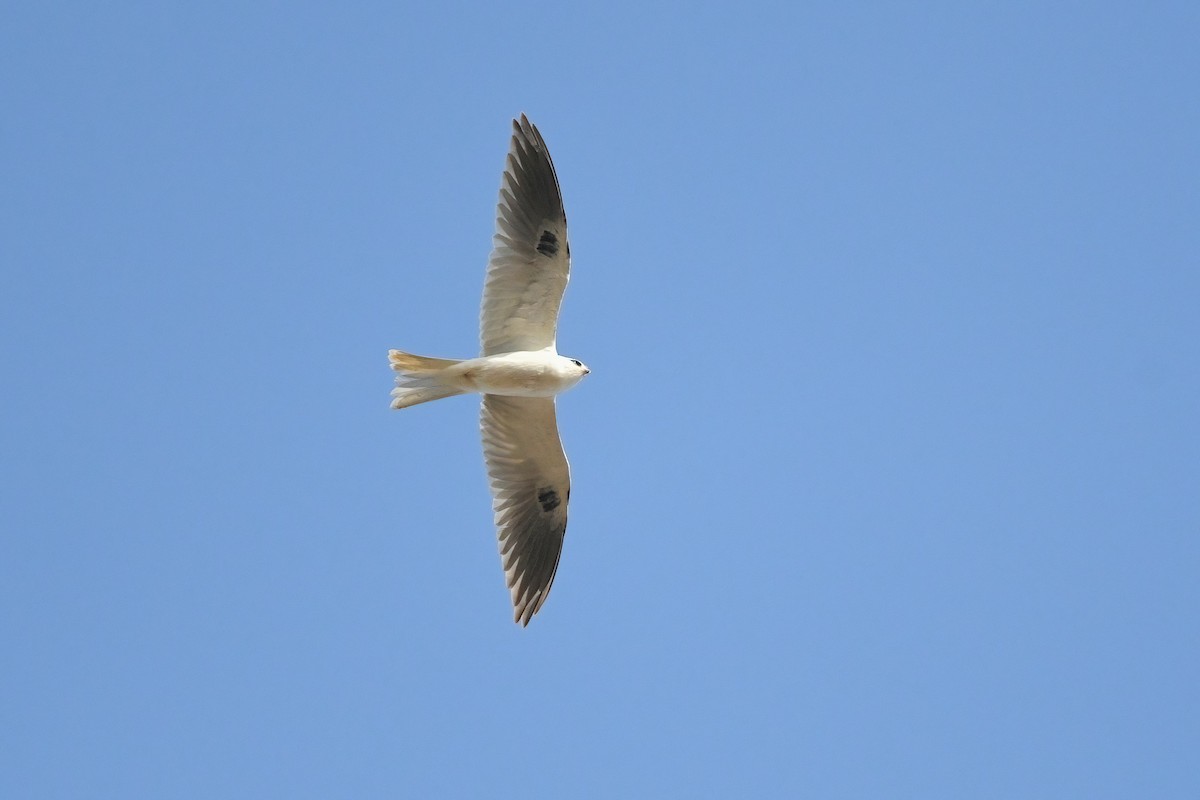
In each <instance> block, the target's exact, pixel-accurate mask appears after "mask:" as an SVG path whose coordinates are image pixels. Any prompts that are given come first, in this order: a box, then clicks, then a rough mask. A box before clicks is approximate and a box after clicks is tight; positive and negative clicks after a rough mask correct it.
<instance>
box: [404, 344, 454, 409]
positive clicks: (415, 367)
mask: <svg viewBox="0 0 1200 800" xmlns="http://www.w3.org/2000/svg"><path fill="white" fill-rule="evenodd" d="M388 361H390V362H391V363H392V369H394V370H396V372H398V373H399V374H398V375H397V376H396V388H395V389H392V408H408V407H409V406H415V405H417V404H419V403H428V402H429V401H430V400H441V399H442V398H443V397H453V396H454V395H456V394H463V390H462V389H456V388H454V387H453V386H447V385H445V384H444V383H442V381H441V380H440V377H439V376H440V375H441V372H442V370H444V369H446V368H447V367H453V366H454V365H455V364H457V363H459V362H457V361H455V360H453V359H450V358H428V357H426V356H415V355H413V354H412V353H405V352H404V351H403V350H389V351H388Z"/></svg>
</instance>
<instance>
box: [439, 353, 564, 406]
mask: <svg viewBox="0 0 1200 800" xmlns="http://www.w3.org/2000/svg"><path fill="white" fill-rule="evenodd" d="M450 372H451V373H452V375H448V376H447V377H450V378H452V381H453V384H454V385H455V386H457V387H458V388H461V389H466V390H467V391H472V392H480V393H482V394H502V395H509V396H513V397H553V396H554V395H556V394H558V393H559V392H562V391H563V390H564V389H567V388H569V383H568V382H567V381H564V379H563V376H561V375H559V374H558V373H557V372H556V371H555V370H554V369H553V368H552V367H551V366H550V365H549V364H546V363H538V362H537V361H533V360H518V359H504V358H489V357H487V356H485V357H483V358H475V359H471V360H470V361H464V362H462V363H461V364H458V365H456V366H455V367H452V368H451V370H450Z"/></svg>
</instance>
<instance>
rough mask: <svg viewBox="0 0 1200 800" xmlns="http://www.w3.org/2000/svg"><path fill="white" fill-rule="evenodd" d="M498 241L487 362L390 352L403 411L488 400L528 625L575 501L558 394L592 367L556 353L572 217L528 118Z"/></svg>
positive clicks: (485, 426) (506, 561) (485, 427)
mask: <svg viewBox="0 0 1200 800" xmlns="http://www.w3.org/2000/svg"><path fill="white" fill-rule="evenodd" d="M492 244H493V246H492V254H491V257H490V258H489V260H488V269H487V279H486V281H485V283H484V291H483V308H482V311H481V312H480V340H481V342H482V354H481V355H480V356H479V357H478V358H471V359H465V360H461V361H460V360H455V359H446V358H429V357H426V356H418V355H413V354H411V353H406V352H403V351H401V350H392V351H390V352H389V354H388V358H389V361H390V362H391V365H392V369H394V370H395V371H396V372H397V373H398V376H397V378H396V388H395V389H393V390H392V408H408V407H409V406H415V405H418V404H420V403H427V402H429V401H431V400H439V399H441V398H443V397H452V396H454V395H458V394H465V393H468V392H477V393H479V394H482V395H483V404H482V411H481V414H480V432H481V433H482V436H483V453H484V460H485V461H486V462H487V470H488V479H489V482H490V484H491V489H492V508H493V511H494V513H495V524H496V530H497V536H498V538H499V543H500V558H501V562H502V564H503V566H504V574H505V579H506V582H507V583H508V588H509V592H510V594H511V596H512V602H513V608H514V611H515V617H514V618H515V619H516V621H517V622H519V623H521V624H522V625H528V624H529V620H530V619H531V618H532V617H533V615H534V614H536V613H537V612H538V611H539V610H540V609H541V607H542V604H543V603H545V602H546V596H547V595H548V594H549V592H550V585H551V584H552V583H553V581H554V575H555V572H556V570H557V569H558V559H559V555H560V554H561V552H562V542H563V536H564V535H565V534H566V529H567V503H568V500H569V499H570V495H571V471H570V467H569V466H568V465H567V458H566V454H565V453H564V452H563V449H562V443H561V442H560V441H559V437H558V423H557V418H556V411H555V405H554V397H555V396H556V395H558V394H559V393H561V392H564V391H566V390H567V389H570V388H571V387H572V386H574V385H575V384H577V383H579V381H580V380H582V379H583V376H584V375H586V374H588V371H589V370H588V368H587V367H586V366H584V365H583V363H581V362H580V361H578V360H576V359H572V358H567V357H565V356H560V355H559V354H558V351H557V349H556V331H557V326H558V309H559V305H560V304H561V302H562V295H563V291H564V290H565V289H566V286H567V280H568V277H569V275H570V266H571V248H570V246H569V245H568V243H567V218H566V214H565V212H564V211H563V205H562V197H561V195H560V193H559V188H558V177H557V176H556V175H555V172H554V164H553V163H552V162H551V161H550V154H549V152H548V151H547V150H546V143H545V141H544V140H543V139H542V136H541V134H540V133H538V130H537V128H535V127H534V126H533V125H532V124H531V123H530V122H529V120H528V119H526V118H525V116H524V115H522V116H521V118H520V119H519V120H514V121H513V137H512V146H511V148H510V149H509V153H508V159H507V162H506V164H505V170H504V177H503V180H502V182H501V185H500V200H499V203H498V207H497V211H496V233H495V236H494V237H493V240H492Z"/></svg>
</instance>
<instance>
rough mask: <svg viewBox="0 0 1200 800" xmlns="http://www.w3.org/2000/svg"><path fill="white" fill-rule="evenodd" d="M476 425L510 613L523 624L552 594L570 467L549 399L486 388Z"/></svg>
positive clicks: (565, 521)
mask: <svg viewBox="0 0 1200 800" xmlns="http://www.w3.org/2000/svg"><path fill="white" fill-rule="evenodd" d="M479 427H480V430H481V431H482V433H483V455H484V458H485V459H486V460H487V471H488V480H489V482H490V483H491V487H492V509H493V511H494V512H495V515H496V533H497V535H498V536H499V539H500V560H501V563H503V565H504V577H505V580H506V581H507V583H508V589H509V592H510V593H511V594H512V602H513V610H514V616H513V619H514V621H516V622H519V623H521V624H522V625H528V624H529V620H530V619H531V618H532V617H533V615H534V614H536V613H537V612H538V610H539V609H541V607H542V603H544V602H546V596H547V595H548V594H550V584H551V583H553V582H554V572H555V570H557V569H558V557H559V554H560V553H562V544H563V536H564V535H565V534H566V532H567V500H568V499H569V498H570V496H571V469H570V467H569V466H568V465H567V456H566V454H565V453H564V452H563V448H562V442H561V441H560V440H559V438H558V421H557V419H556V418H555V415H554V398H553V397H502V396H500V395H494V394H485V395H484V396H483V411H482V414H481V415H480V425H479Z"/></svg>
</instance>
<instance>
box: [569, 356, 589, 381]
mask: <svg viewBox="0 0 1200 800" xmlns="http://www.w3.org/2000/svg"><path fill="white" fill-rule="evenodd" d="M571 363H572V364H574V365H575V369H577V370H579V377H580V378H582V377H583V376H584V375H587V374H588V373H589V372H591V370H590V369H588V368H587V364H584V363H583V362H582V361H580V360H579V359H578V358H572V359H571Z"/></svg>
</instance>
